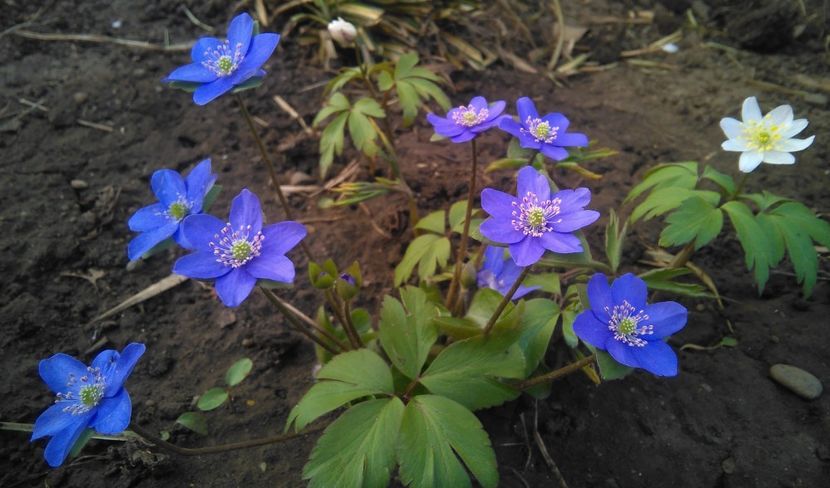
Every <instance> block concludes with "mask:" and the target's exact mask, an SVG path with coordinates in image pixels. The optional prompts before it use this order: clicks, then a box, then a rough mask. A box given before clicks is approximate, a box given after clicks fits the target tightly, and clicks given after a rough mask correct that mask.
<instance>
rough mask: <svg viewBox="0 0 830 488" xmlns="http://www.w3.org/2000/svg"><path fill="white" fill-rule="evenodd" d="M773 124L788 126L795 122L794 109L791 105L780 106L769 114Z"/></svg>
mask: <svg viewBox="0 0 830 488" xmlns="http://www.w3.org/2000/svg"><path fill="white" fill-rule="evenodd" d="M767 117H769V118H770V120H771V121H772V123H773V124H775V125H784V126H788V125H790V124H791V123H792V121H793V108H792V107H790V106H789V105H779V106H778V107H775V108H774V109H772V110H771V111H770V113H768V114H767Z"/></svg>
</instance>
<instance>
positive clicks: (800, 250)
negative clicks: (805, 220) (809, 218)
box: [758, 204, 818, 296]
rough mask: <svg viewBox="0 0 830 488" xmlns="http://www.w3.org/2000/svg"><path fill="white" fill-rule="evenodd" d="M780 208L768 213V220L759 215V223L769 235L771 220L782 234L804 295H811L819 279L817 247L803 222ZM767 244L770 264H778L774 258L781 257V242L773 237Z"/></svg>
mask: <svg viewBox="0 0 830 488" xmlns="http://www.w3.org/2000/svg"><path fill="white" fill-rule="evenodd" d="M785 205H788V204H784V205H782V207H783V206H785ZM799 205H800V204H799ZM780 208H781V207H778V208H776V209H775V210H773V211H772V212H771V213H769V214H767V215H766V218H767V219H768V220H765V219H762V218H761V217H763V215H759V216H758V223H759V224H760V225H761V227H762V229H763V230H764V232H765V234H767V235H769V234H768V232H769V230H770V229H769V228H768V227H767V226H766V224H767V223H768V222H771V223H772V225H773V226H774V228H775V229H776V230H777V232H778V234H779V236H780V237H779V238H778V239H782V240H783V241H784V245H785V247H786V249H787V256H788V257H789V258H790V262H792V263H793V268H794V269H795V276H796V279H797V280H798V282H799V283H802V285H803V289H804V295H805V296H809V295H810V294H812V292H813V287H814V286H815V284H816V280H817V279H818V276H817V275H818V254H817V253H816V249H815V247H813V239H812V238H811V237H810V234H809V232H808V231H807V229H805V228H804V227H802V226H801V225H800V224H801V222H800V221H798V220H797V219H796V218H794V216H793V215H792V214H791V213H790V212H786V211H785V212H784V213H779V209H780ZM767 244H768V246H769V247H770V250H771V251H770V255H771V258H770V259H771V263H770V265H774V264H776V263H775V261H774V259H775V258H776V257H779V255H778V254H777V253H778V252H779V251H780V249H779V248H778V246H779V245H780V242H778V240H777V239H771V240H770V241H769V242H768V243H767Z"/></svg>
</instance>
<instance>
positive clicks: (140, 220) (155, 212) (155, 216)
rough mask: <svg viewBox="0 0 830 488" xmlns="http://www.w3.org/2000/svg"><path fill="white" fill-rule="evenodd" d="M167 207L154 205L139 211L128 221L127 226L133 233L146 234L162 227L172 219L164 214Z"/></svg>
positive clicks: (159, 204)
mask: <svg viewBox="0 0 830 488" xmlns="http://www.w3.org/2000/svg"><path fill="white" fill-rule="evenodd" d="M166 210H167V207H165V206H164V205H162V204H161V203H154V204H152V205H148V206H146V207H143V208H140V209H138V211H137V212H136V213H134V214H133V216H132V217H130V220H128V221H127V225H128V226H129V227H130V230H131V231H133V232H146V231H148V230H153V229H157V228H159V227H161V226H162V225H165V224H167V223H168V222H170V219H169V218H168V217H167V215H165V214H164V212H165V211H166Z"/></svg>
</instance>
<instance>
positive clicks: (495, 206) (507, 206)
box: [481, 188, 516, 219]
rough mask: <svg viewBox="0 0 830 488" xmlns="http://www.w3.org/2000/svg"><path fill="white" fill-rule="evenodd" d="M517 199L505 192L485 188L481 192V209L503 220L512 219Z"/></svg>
mask: <svg viewBox="0 0 830 488" xmlns="http://www.w3.org/2000/svg"><path fill="white" fill-rule="evenodd" d="M515 202H516V197H514V196H513V195H510V194H507V193H505V192H503V191H499V190H494V189H493V188H485V189H484V190H482V191H481V208H483V209H484V211H485V212H487V213H488V214H490V215H492V216H493V217H498V218H501V219H512V218H513V210H515V208H516V207H515V206H514V205H513V204H514V203H515Z"/></svg>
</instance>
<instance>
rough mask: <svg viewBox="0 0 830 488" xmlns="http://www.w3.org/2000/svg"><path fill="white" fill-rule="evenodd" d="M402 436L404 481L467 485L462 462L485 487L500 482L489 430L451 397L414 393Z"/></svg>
mask: <svg viewBox="0 0 830 488" xmlns="http://www.w3.org/2000/svg"><path fill="white" fill-rule="evenodd" d="M400 439H401V443H400V448H399V450H398V463H399V464H400V476H401V481H402V482H403V483H404V484H405V485H406V486H409V487H412V488H432V487H438V486H446V487H452V488H464V487H469V486H471V482H470V478H469V477H468V476H467V472H466V471H465V469H464V466H466V467H467V469H468V470H469V471H470V472H471V473H472V474H473V476H475V477H476V480H478V482H479V483H480V484H481V486H483V487H484V488H491V487H492V488H495V487H496V486H498V484H499V472H498V470H497V469H496V455H495V453H494V452H493V448H492V446H491V444H490V439H489V438H488V437H487V433H486V432H485V431H484V429H483V428H482V426H481V423H480V422H479V421H478V419H477V418H476V417H475V415H473V414H472V413H471V412H470V411H469V410H467V409H466V408H464V407H463V406H462V405H459V404H458V403H456V402H454V401H452V400H450V399H447V398H444V397H441V396H437V395H419V396H416V397H415V398H413V399H412V401H410V402H409V404H408V405H407V406H406V409H405V410H404V414H403V421H402V422H401V433H400ZM459 458H460V461H463V462H464V466H462V464H461V462H460V461H459ZM332 486H334V485H332Z"/></svg>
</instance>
